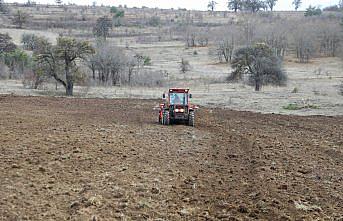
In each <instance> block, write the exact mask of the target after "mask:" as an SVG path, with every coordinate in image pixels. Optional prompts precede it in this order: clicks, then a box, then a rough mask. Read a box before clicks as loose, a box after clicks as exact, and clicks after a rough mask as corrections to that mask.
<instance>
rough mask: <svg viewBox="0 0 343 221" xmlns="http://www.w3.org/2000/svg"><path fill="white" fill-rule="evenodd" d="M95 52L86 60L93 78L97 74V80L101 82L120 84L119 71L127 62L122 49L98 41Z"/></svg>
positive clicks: (120, 71)
mask: <svg viewBox="0 0 343 221" xmlns="http://www.w3.org/2000/svg"><path fill="white" fill-rule="evenodd" d="M95 52H96V53H95V54H94V55H92V56H91V57H90V58H88V62H87V63H88V67H89V68H90V69H91V70H92V74H93V78H94V79H95V78H96V77H95V76H96V75H98V80H99V82H100V83H102V84H106V83H111V85H117V84H120V83H121V81H122V79H123V78H122V77H123V76H121V73H122V71H123V70H124V69H125V67H126V65H127V64H128V61H127V59H126V56H125V54H124V53H123V51H122V50H121V49H120V48H118V47H115V46H111V45H109V44H108V43H106V42H99V43H98V45H97V47H96V49H95ZM130 80H131V79H130Z"/></svg>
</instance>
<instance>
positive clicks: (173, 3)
mask: <svg viewBox="0 0 343 221" xmlns="http://www.w3.org/2000/svg"><path fill="white" fill-rule="evenodd" d="M94 1H95V2H97V5H101V4H104V5H115V6H117V5H127V6H128V7H134V6H135V7H142V6H147V7H151V8H155V7H158V8H174V9H177V8H187V9H196V10H207V3H208V0H63V3H66V4H68V3H75V4H79V5H80V4H82V5H92V2H94ZM5 2H20V3H24V2H27V0H14V1H13V0H5ZM36 2H37V3H42V4H46V3H49V4H54V3H55V0H36ZM216 2H218V5H217V8H216V10H227V7H226V5H227V0H216ZM292 2H293V0H278V3H277V4H276V8H275V9H276V10H292V9H293V7H292ZM302 2H303V4H302V7H301V8H300V10H303V9H305V8H307V7H308V6H309V5H312V6H319V7H325V6H328V5H334V4H338V2H339V0H302Z"/></svg>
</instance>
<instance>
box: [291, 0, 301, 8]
mask: <svg viewBox="0 0 343 221" xmlns="http://www.w3.org/2000/svg"><path fill="white" fill-rule="evenodd" d="M301 4H302V1H301V0H293V2H292V5H293V6H294V9H295V11H298V9H299V8H300V6H301Z"/></svg>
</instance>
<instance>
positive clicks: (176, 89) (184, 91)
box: [169, 88, 189, 93]
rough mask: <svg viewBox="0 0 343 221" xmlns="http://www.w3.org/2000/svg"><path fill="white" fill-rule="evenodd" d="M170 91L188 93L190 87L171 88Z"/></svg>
mask: <svg viewBox="0 0 343 221" xmlns="http://www.w3.org/2000/svg"><path fill="white" fill-rule="evenodd" d="M169 92H171V93H172V92H176V93H188V92H189V89H185V88H170V89H169Z"/></svg>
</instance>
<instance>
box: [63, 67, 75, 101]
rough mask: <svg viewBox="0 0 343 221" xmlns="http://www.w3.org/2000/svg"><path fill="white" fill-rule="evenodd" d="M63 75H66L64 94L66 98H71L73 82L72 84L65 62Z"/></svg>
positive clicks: (71, 77)
mask: <svg viewBox="0 0 343 221" xmlns="http://www.w3.org/2000/svg"><path fill="white" fill-rule="evenodd" d="M65 74H66V94H67V96H73V88H74V82H73V76H72V75H71V74H70V70H69V63H68V62H66V66H65Z"/></svg>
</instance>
